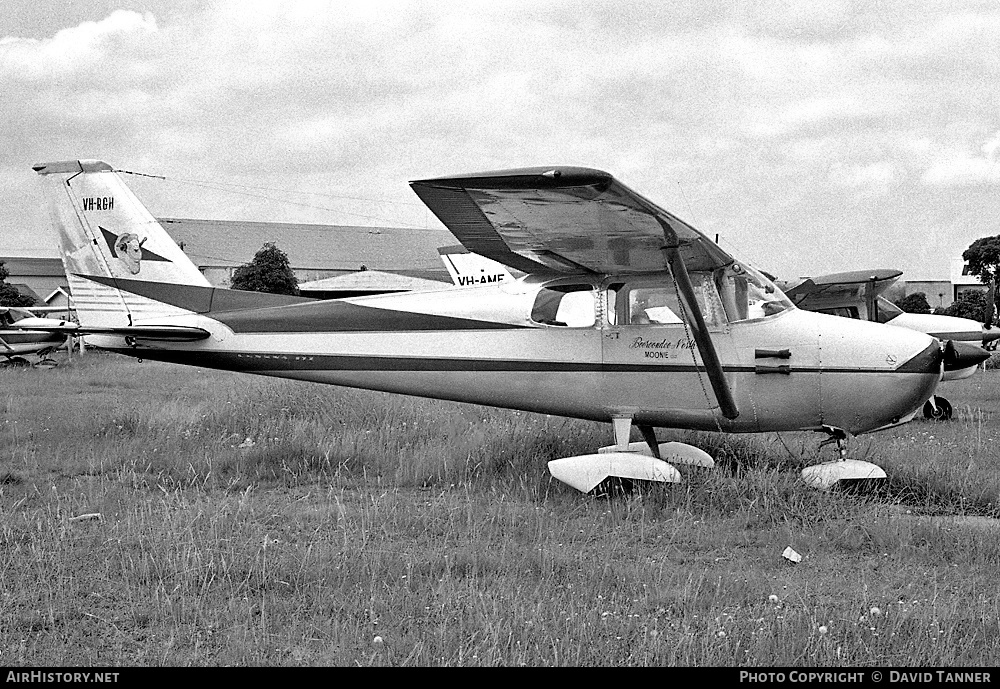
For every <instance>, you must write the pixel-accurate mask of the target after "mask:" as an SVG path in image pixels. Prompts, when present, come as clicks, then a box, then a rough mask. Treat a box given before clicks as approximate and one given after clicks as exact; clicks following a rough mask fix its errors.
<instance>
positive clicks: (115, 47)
mask: <svg viewBox="0 0 1000 689" xmlns="http://www.w3.org/2000/svg"><path fill="white" fill-rule="evenodd" d="M156 31H157V25H156V18H155V17H154V16H153V15H152V14H149V13H145V14H140V13H138V12H132V11H128V10H116V11H114V12H112V13H111V14H110V15H108V16H107V17H106V18H105V19H102V20H100V21H88V22H83V23H82V24H80V25H79V26H76V27H73V28H69V29H63V30H62V31H59V32H58V33H56V34H55V36H53V37H52V38H49V39H43V40H39V39H32V38H18V37H15V36H8V37H5V38H2V39H0V78H2V80H3V81H5V82H6V81H8V80H13V81H31V82H36V81H50V80H52V79H58V78H65V77H70V76H73V75H78V74H81V73H86V72H87V71H90V70H94V69H95V68H101V67H102V66H104V65H105V60H108V59H113V58H114V56H115V55H116V54H119V55H120V54H123V53H126V54H127V53H130V52H132V51H134V50H135V49H136V48H137V47H138V46H139V45H141V42H142V41H144V40H146V39H147V38H148V37H149V36H150V35H151V34H155V33H156ZM110 78H111V77H110V76H109V77H108V79H109V80H110Z"/></svg>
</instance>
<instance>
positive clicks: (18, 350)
mask: <svg viewBox="0 0 1000 689" xmlns="http://www.w3.org/2000/svg"><path fill="white" fill-rule="evenodd" d="M34 318H35V314H34V313H32V312H31V311H29V310H27V309H22V308H18V307H16V306H0V367H7V366H31V365H32V363H31V360H29V359H27V358H26V357H27V356H28V355H31V354H34V355H37V356H38V361H37V362H35V364H34V365H35V366H39V367H42V368H47V367H51V366H55V365H56V362H55V361H53V360H52V359H50V358H48V355H49V354H50V353H51V352H52V351H53V350H54V349H56V348H57V347H59V346H60V345H62V344H63V343H64V342H65V341H66V335H65V334H64V333H61V332H47V331H43V330H24V329H23V328H22V327H20V326H19V325H18V324H19V323H20V322H22V321H25V320H28V319H34Z"/></svg>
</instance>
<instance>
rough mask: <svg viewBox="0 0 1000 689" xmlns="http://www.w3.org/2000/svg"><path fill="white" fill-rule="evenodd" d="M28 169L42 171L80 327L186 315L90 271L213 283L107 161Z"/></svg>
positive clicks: (110, 275) (182, 282)
mask: <svg viewBox="0 0 1000 689" xmlns="http://www.w3.org/2000/svg"><path fill="white" fill-rule="evenodd" d="M32 169H33V170H35V172H37V173H38V174H39V175H41V176H42V182H43V186H44V187H45V196H46V199H47V201H48V205H49V213H50V216H51V218H52V223H53V226H54V227H55V229H56V232H57V234H58V235H59V244H60V254H61V256H62V261H63V267H64V268H65V270H66V277H67V279H68V280H69V284H70V289H71V291H72V293H73V301H74V304H75V306H76V310H77V314H78V317H79V319H80V322H81V324H85V325H102V326H127V325H132V324H133V323H134V322H138V321H140V320H144V319H149V318H159V317H162V316H172V315H180V314H184V313H190V312H189V311H186V310H183V309H178V308H177V307H174V306H170V305H168V304H164V303H162V302H159V301H156V300H153V299H149V298H147V297H140V296H138V295H135V294H132V293H130V292H125V291H123V290H119V289H116V288H114V287H109V286H106V285H102V284H99V283H97V282H94V281H92V280H88V279H87V278H86V276H88V275H90V276H100V277H105V278H126V279H129V280H141V281H146V282H158V283H172V284H180V285H197V286H202V287H210V286H211V285H210V283H209V282H208V280H206V279H205V276H204V275H202V274H201V272H200V271H199V270H198V268H197V267H196V266H195V265H194V263H192V262H191V260H190V259H189V258H188V257H187V256H186V255H185V254H184V252H183V251H182V250H181V249H180V247H178V246H177V244H176V243H175V242H174V241H173V239H171V237H170V235H169V234H167V232H166V231H165V230H164V229H163V228H162V227H161V226H160V224H159V223H158V222H157V221H156V219H155V218H154V217H153V216H152V215H151V214H150V212H149V211H148V210H147V209H146V207H145V206H143V205H142V203H141V202H140V201H139V199H138V198H137V197H136V196H135V194H134V193H132V190H131V189H129V188H128V186H127V185H126V184H125V182H124V181H123V180H122V179H121V177H120V176H119V175H118V173H117V172H115V171H114V170H113V169H112V168H111V166H110V165H108V164H107V163H104V162H101V161H97V160H69V161H61V162H54V163H42V164H39V165H35V166H33V167H32Z"/></svg>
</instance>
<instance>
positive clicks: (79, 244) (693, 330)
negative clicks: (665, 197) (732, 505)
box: [26, 160, 987, 491]
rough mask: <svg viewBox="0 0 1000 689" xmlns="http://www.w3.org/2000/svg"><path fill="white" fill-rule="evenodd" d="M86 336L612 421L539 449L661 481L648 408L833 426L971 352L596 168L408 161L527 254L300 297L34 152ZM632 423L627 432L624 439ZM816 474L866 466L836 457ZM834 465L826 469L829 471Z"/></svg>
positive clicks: (817, 477) (586, 479) (707, 426)
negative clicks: (197, 247)
mask: <svg viewBox="0 0 1000 689" xmlns="http://www.w3.org/2000/svg"><path fill="white" fill-rule="evenodd" d="M34 170H35V171H36V172H38V173H39V174H40V175H41V178H42V181H43V183H44V184H45V186H46V190H47V197H48V198H49V200H50V210H51V215H52V218H53V222H54V224H55V227H56V230H57V232H58V234H59V236H60V238H61V244H62V256H63V261H64V264H65V268H66V273H67V277H68V279H69V283H70V287H71V288H72V291H73V298H74V301H75V304H76V309H77V313H78V316H79V320H80V325H77V324H73V323H64V322H60V321H57V320H55V319H35V320H36V322H34V323H28V324H26V325H30V326H31V327H33V328H35V327H38V328H47V329H50V330H53V331H56V332H72V333H80V334H84V333H91V336H90V337H89V338H88V343H90V344H93V345H96V346H99V347H103V348H105V349H109V350H112V351H115V352H120V353H122V354H127V355H130V356H133V357H139V358H143V359H155V360H160V361H167V362H174V363H181V364H189V365H194V366H202V367H208V368H218V369H227V370H233V371H242V372H246V373H255V374H260V375H267V376H277V377H284V378H293V379H298V380H305V381H314V382H320V383H328V384H333V385H342V386H349V387H357V388H367V389H373V390H382V391H388V392H394V393H402V394H408V395H417V396H423V397H431V398H439V399H447V400H455V401H460V402H470V403H476V404H484V405H492V406H497V407H506V408H513V409H522V410H526V411H533V412H542V413H547V414H555V415H562V416H569V417H576V418H582V419H591V420H594V421H602V422H610V423H611V424H612V426H613V430H614V438H615V445H614V446H611V447H609V448H603V449H604V450H606V451H603V452H600V451H599V452H597V453H595V454H589V455H583V456H580V457H570V458H565V459H557V460H553V461H551V462H550V463H549V469H550V471H551V472H552V474H553V476H555V477H556V478H559V479H560V480H563V481H565V482H567V483H569V484H570V485H572V486H574V487H576V488H578V489H580V490H583V491H590V490H592V489H594V488H595V487H596V486H598V484H600V483H601V482H602V481H603V480H604V479H605V478H608V477H620V478H624V479H645V480H657V481H677V480H679V473H678V472H677V470H676V468H675V467H673V466H671V465H670V464H668V463H667V462H665V461H663V459H665V458H666V459H671V458H672V459H675V460H678V461H681V460H685V459H688V460H694V461H698V460H699V459H700V458H701V457H700V455H703V454H704V453H702V452H701V451H700V450H698V449H697V448H692V447H691V446H688V445H683V444H679V443H664V444H662V445H661V444H660V443H658V442H657V439H656V436H655V432H654V428H656V427H674V428H688V429H702V430H708V431H728V432H741V433H742V432H748V433H756V432H761V431H781V430H813V431H822V432H826V433H828V434H830V436H831V437H832V438H835V439H836V440H837V442H838V445H841V442H842V440H843V439H844V438H846V437H847V435H848V434H857V433H863V432H866V431H871V430H875V429H878V428H881V427H884V426H887V425H891V424H895V423H898V422H899V421H900V420H901V419H904V418H906V417H907V415H909V414H911V413H912V412H913V411H914V410H916V409H918V408H919V407H920V405H922V404H923V403H924V401H925V400H926V399H927V398H928V397H929V396H930V395H931V394H932V393H933V392H934V389H935V387H936V386H937V383H938V381H939V379H940V377H941V372H942V369H943V368H944V369H952V368H955V367H965V366H968V365H971V364H972V363H974V362H978V361H980V360H982V358H984V357H985V356H987V354H986V353H985V352H982V350H980V349H979V348H978V347H970V346H965V347H963V346H962V345H960V344H959V345H955V346H951V345H949V346H947V347H945V346H943V345H942V343H940V342H939V341H938V340H936V339H934V338H932V337H930V336H928V335H926V334H923V333H918V332H914V331H912V330H906V329H903V328H893V327H890V326H885V325H881V324H878V323H870V322H866V321H845V320H844V319H842V318H835V317H832V316H828V315H824V314H818V313H811V312H808V311H802V310H799V309H796V308H795V307H794V306H793V305H792V303H791V302H790V301H789V300H788V299H787V297H786V296H785V295H784V294H783V293H782V292H781V290H779V289H778V288H777V287H776V286H775V285H774V284H773V283H772V282H771V281H770V280H768V279H767V278H766V277H764V276H763V275H761V274H760V273H758V272H757V271H756V270H754V269H753V268H751V267H750V266H748V265H746V264H744V263H741V262H739V261H737V260H736V259H734V258H733V257H732V256H730V255H729V254H728V253H726V252H725V251H724V250H723V249H721V248H720V247H719V246H718V245H717V244H715V243H713V242H712V241H710V240H709V239H708V238H707V237H705V236H704V235H702V234H701V233H700V232H698V231H697V230H695V229H694V228H692V227H691V226H689V225H688V224H687V223H685V222H683V221H681V220H680V219H678V218H677V217H675V216H674V215H672V214H670V213H668V212H667V211H665V210H663V209H661V208H660V207H658V206H657V205H655V204H653V203H652V202H651V201H649V200H647V199H646V198H644V197H643V196H641V195H639V194H638V193H636V192H634V191H632V190H631V189H629V188H628V187H626V186H625V185H623V184H622V183H620V182H619V181H618V180H616V179H615V178H613V177H612V176H611V175H609V174H608V173H605V172H601V171H599V170H593V169H588V168H575V167H552V168H548V167H543V168H530V169H518V170H506V171H500V172H491V173H483V174H473V175H462V176H457V177H445V178H439V179H428V180H421V181H415V182H411V188H412V189H413V190H414V192H416V194H417V195H418V196H419V197H420V198H421V199H422V200H423V201H424V203H425V204H426V205H427V206H428V207H429V208H430V209H431V211H432V212H434V213H435V214H436V215H437V217H438V218H439V219H440V220H441V221H442V222H443V223H444V224H445V225H446V226H447V227H448V228H449V229H450V230H451V232H452V233H453V234H454V235H455V236H456V237H457V238H458V240H459V241H460V242H461V243H462V244H463V245H464V246H465V247H466V248H467V249H469V251H472V252H474V253H478V254H481V255H483V256H486V257H487V258H490V259H493V260H495V261H498V262H500V263H502V264H504V265H506V266H509V267H510V268H513V269H515V270H519V271H523V272H525V273H527V275H525V276H524V277H522V278H520V279H518V280H515V281H513V282H507V281H505V282H502V283H499V284H486V285H482V286H477V287H475V288H467V289H456V288H454V287H451V286H448V287H446V288H444V289H441V290H433V291H413V292H404V293H396V294H382V295H376V296H365V297H354V298H348V299H342V300H322V301H320V300H305V299H302V298H296V297H285V296H279V295H272V294H260V293H253V292H240V291H233V290H226V289H220V288H216V287H212V286H211V285H210V284H209V283H208V282H207V281H206V280H205V278H204V277H203V276H202V275H201V273H200V272H199V271H198V269H197V268H196V267H195V266H194V265H193V264H192V263H191V261H190V260H188V258H187V257H186V256H185V255H184V253H183V252H182V251H181V250H180V249H179V248H178V247H177V246H176V245H175V244H174V243H173V241H171V239H170V237H169V236H168V235H167V233H166V232H165V231H164V230H163V228H162V227H161V226H160V225H159V223H157V222H156V221H155V220H154V218H153V217H152V216H151V215H150V214H149V212H148V211H147V210H146V209H145V208H144V207H143V206H142V204H141V203H140V202H139V200H138V199H137V198H136V197H135V196H134V195H133V194H132V192H131V191H130V190H129V189H128V187H127V186H126V185H125V184H124V183H123V182H122V181H121V179H120V178H119V176H118V175H117V174H116V172H115V171H114V170H113V169H112V168H111V166H109V165H107V164H106V163H103V162H100V161H95V160H70V161H64V162H54V163H45V164H40V165H36V166H34ZM633 425H635V426H636V427H638V429H639V431H640V432H641V435H642V437H643V439H644V441H645V446H644V447H645V453H642V452H638V451H634V450H635V446H636V445H639V444H638V443H635V444H630V442H629V441H630V432H631V427H632V426H633ZM843 457H844V454H843V447H842V445H841V460H839V461H836V462H829V463H826V464H825V465H820V466H819V467H810V468H809V469H807V470H806V478H807V480H809V481H810V482H812V483H814V484H815V485H820V486H824V485H830V483H832V482H835V481H836V480H837V479H840V478H868V477H884V476H885V474H884V472H882V471H881V469H879V468H878V467H876V466H875V465H873V464H870V463H867V462H859V461H855V460H845V459H843ZM831 477H832V478H831Z"/></svg>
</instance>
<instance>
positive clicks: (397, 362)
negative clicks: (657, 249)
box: [114, 348, 913, 374]
mask: <svg viewBox="0 0 1000 689" xmlns="http://www.w3.org/2000/svg"><path fill="white" fill-rule="evenodd" d="M114 351H117V352H120V353H122V354H127V355H129V356H134V357H140V358H143V359H153V360H157V361H167V362H172V363H179V364H189V365H193V366H205V367H207V368H222V369H227V370H235V371H290V370H300V371H470V372H486V371H508V372H539V373H542V372H567V373H578V372H589V373H695V372H698V371H703V370H704V368H703V367H701V366H697V367H696V366H694V365H693V364H630V363H597V362H576V361H537V360H517V359H458V358H440V357H437V358H435V357H384V356H355V355H337V354H304V353H301V354H295V353H284V352H231V351H230V352H221V351H204V350H200V351H199V350H180V349H145V348H143V349H115V350H114ZM723 370H724V371H725V372H726V373H754V372H755V371H756V369H755V367H754V366H723ZM794 373H913V371H898V370H894V369H888V368H865V369H859V368H842V367H829V368H824V367H801V368H791V369H790V374H794Z"/></svg>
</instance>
